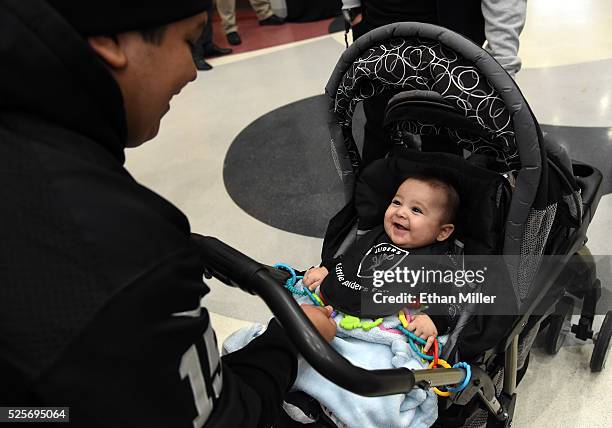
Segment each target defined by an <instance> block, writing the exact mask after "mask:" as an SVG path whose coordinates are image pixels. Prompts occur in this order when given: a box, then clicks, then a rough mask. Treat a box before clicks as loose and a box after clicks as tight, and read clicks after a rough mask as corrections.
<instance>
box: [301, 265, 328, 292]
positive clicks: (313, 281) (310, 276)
mask: <svg viewBox="0 0 612 428" xmlns="http://www.w3.org/2000/svg"><path fill="white" fill-rule="evenodd" d="M328 273H329V271H328V270H327V269H326V268H324V267H323V266H321V267H317V268H310V269H308V270H307V271H306V273H305V274H304V279H303V280H302V283H303V284H304V285H305V286H306V287H308V289H309V290H310V291H312V290H315V289H316V288H317V287H318V286H319V285H321V283H322V282H323V280H324V279H325V277H326V276H327V274H328Z"/></svg>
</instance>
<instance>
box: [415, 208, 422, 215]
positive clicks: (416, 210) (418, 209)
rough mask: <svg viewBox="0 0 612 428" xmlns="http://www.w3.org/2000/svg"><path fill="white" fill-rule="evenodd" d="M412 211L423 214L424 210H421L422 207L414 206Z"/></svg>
mask: <svg viewBox="0 0 612 428" xmlns="http://www.w3.org/2000/svg"><path fill="white" fill-rule="evenodd" d="M412 212H415V213H417V214H423V211H421V209H420V208H417V207H412Z"/></svg>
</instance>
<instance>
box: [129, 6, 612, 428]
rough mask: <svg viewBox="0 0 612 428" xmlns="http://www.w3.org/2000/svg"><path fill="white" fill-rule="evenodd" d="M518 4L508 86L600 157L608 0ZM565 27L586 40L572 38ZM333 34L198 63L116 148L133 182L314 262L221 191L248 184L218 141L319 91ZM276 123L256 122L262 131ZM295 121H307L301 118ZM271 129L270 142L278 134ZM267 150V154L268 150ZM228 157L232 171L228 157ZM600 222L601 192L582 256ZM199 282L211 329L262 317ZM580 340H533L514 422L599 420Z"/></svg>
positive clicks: (247, 243) (598, 235)
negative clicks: (146, 134) (147, 122)
mask: <svg viewBox="0 0 612 428" xmlns="http://www.w3.org/2000/svg"><path fill="white" fill-rule="evenodd" d="M528 5H529V12H528V22H527V26H526V29H525V32H524V34H523V39H522V48H521V56H522V57H523V59H524V66H525V68H524V70H523V71H521V72H520V73H519V75H518V78H517V81H518V83H519V86H521V88H522V89H523V92H524V94H525V96H526V98H527V99H528V100H529V102H530V104H531V106H532V107H533V110H534V112H535V114H536V116H537V117H538V119H539V121H540V122H541V123H542V124H544V125H553V126H554V127H555V128H548V129H547V130H548V131H549V132H556V131H557V130H559V129H561V128H564V127H565V131H567V132H565V133H564V134H563V135H566V136H568V135H569V136H570V137H568V138H571V140H572V141H573V142H574V143H573V144H572V145H571V151H572V155H574V154H575V156H576V157H578V158H584V159H588V160H591V161H593V162H600V164H601V165H603V167H605V165H606V164H609V160H610V157H609V153H610V146H611V145H612V143H611V140H610V139H611V137H612V106H611V105H610V100H611V99H612V90H611V89H612V88H611V87H610V85H611V82H612V77H611V76H612V42H611V41H612V33H611V32H610V31H611V30H610V29H611V28H612V4H611V2H609V0H589V1H586V2H572V1H569V0H559V1H558V2H554V4H553V3H552V2H550V1H548V0H532V1H530V2H529V3H528ZM577 35H580V39H582V40H585V41H586V42H580V43H578V44H577V42H576V39H577V38H578V37H577ZM338 39H339V38H338V37H334V36H330V37H325V38H322V39H317V40H315V41H312V42H310V43H306V44H300V45H297V46H291V47H287V48H285V49H281V50H276V51H274V52H272V53H267V54H264V55H255V56H253V57H250V58H246V59H240V60H237V61H235V62H229V61H226V62H225V63H224V62H223V61H219V62H215V61H213V65H215V69H214V70H212V71H210V72H206V73H202V74H201V75H200V77H199V79H198V80H196V81H195V82H194V83H192V84H191V85H190V86H188V87H187V88H186V89H185V90H183V92H182V93H181V95H180V96H178V97H175V101H173V105H172V110H171V112H170V113H169V114H168V115H167V117H166V118H165V119H164V121H163V123H162V130H161V132H160V135H159V136H158V137H157V138H156V139H155V141H153V142H151V143H149V144H148V145H147V146H145V147H143V148H141V149H139V150H133V151H130V152H129V153H128V161H127V167H128V169H130V171H132V172H133V174H134V176H135V177H136V179H137V180H139V181H141V182H142V183H144V184H145V185H147V186H148V187H150V188H152V189H154V190H155V191H157V192H158V193H160V194H161V195H162V196H164V197H166V198H168V199H169V200H170V201H172V202H173V203H174V204H176V205H177V206H178V207H180V208H181V209H182V210H183V211H184V212H185V213H186V214H187V215H188V217H189V218H190V221H191V225H192V228H193V230H194V231H197V232H200V233H204V234H208V235H214V236H218V237H220V238H221V239H223V240H225V241H227V242H228V243H230V244H231V245H233V246H236V247H237V248H239V249H241V250H242V251H244V252H246V253H248V254H250V255H251V256H252V257H254V258H256V259H258V260H260V261H262V262H265V263H275V262H279V261H283V262H286V263H289V264H292V265H294V266H296V267H301V268H306V267H308V266H310V265H313V264H316V263H318V261H319V253H320V247H321V240H320V239H319V238H315V237H312V236H316V235H314V234H312V235H310V236H305V235H309V234H308V233H305V234H304V235H303V234H300V233H295V232H296V231H295V230H294V232H288V231H287V228H284V230H281V229H283V228H281V229H279V228H277V227H273V226H271V225H270V223H269V222H268V224H267V223H266V222H265V221H262V220H260V219H259V218H256V217H255V216H254V215H255V214H250V213H248V212H247V211H245V210H244V209H242V205H240V204H237V203H236V202H235V201H234V200H233V199H232V198H233V196H232V195H230V193H231V192H230V193H228V190H226V185H227V187H228V189H229V188H230V187H231V185H235V186H238V187H240V186H245V185H247V184H249V183H248V181H244V180H243V181H240V180H235V181H234V183H233V184H231V185H230V180H232V179H235V177H230V179H228V177H227V176H226V177H225V178H224V162H226V160H227V161H232V157H231V156H230V155H231V154H232V153H231V150H230V146H231V144H232V142H233V141H234V139H235V138H236V137H237V136H238V135H239V134H240V133H241V132H242V131H243V130H244V129H245V128H247V126H248V125H249V124H250V123H252V122H254V121H256V120H257V119H258V118H260V117H262V116H264V115H265V114H266V113H269V112H271V111H273V110H275V109H278V108H280V107H282V106H285V105H287V104H290V103H294V102H297V101H300V100H303V99H306V98H309V97H312V96H315V95H319V94H321V93H322V92H323V88H324V87H325V84H326V82H327V79H328V77H329V74H330V72H331V70H332V69H333V66H334V65H335V63H336V61H337V59H338V57H339V55H340V54H341V53H342V51H343V46H342V44H341V43H340V42H339V40H338ZM576 45H577V47H576ZM241 58H244V57H241ZM304 119H306V121H305V122H306V123H308V121H309V120H311V119H312V118H310V117H307V118H303V117H301V118H296V121H298V120H299V121H302V122H304ZM287 120H289V121H290V120H291V119H290V117H288V118H287ZM276 125H277V124H275V123H270V124H268V125H267V126H268V127H270V128H272V129H271V132H273V131H274V129H275V128H276ZM570 127H571V128H572V129H570ZM303 129H304V132H308V131H309V128H308V127H305V128H303ZM292 137H295V136H293V135H289V136H287V138H288V140H291V138H292ZM274 138H277V141H279V140H278V135H276V137H274ZM294 139H295V138H294ZM258 140H259V139H252V140H251V139H250V138H247V139H245V140H244V141H242V142H241V144H242V145H243V149H242V150H247V151H248V152H249V153H252V154H253V156H259V153H260V152H259V151H258V149H259V148H260V147H257V145H258V144H260V145H262V146H263V147H261V148H262V149H270V144H273V143H272V141H269V142H264V143H260V142H258ZM259 141H260V140H259ZM280 142H281V143H282V142H283V141H280ZM266 143H269V144H268V145H267V146H266ZM249 144H251V145H253V146H255V147H249V146H248V145H249ZM287 144H288V143H287ZM270 153H272V155H271V156H274V150H273V148H272V150H271V151H270ZM284 155H285V154H283V156H284ZM234 159H235V158H234ZM270 159H273V158H270ZM317 159H318V158H317ZM317 159H307V160H303V159H302V160H301V161H300V159H297V160H296V165H295V168H296V169H297V170H300V167H301V166H302V165H303V164H306V165H307V164H308V163H309V162H315V163H316V162H317ZM321 159H323V158H321ZM265 160H266V159H265V158H259V159H257V161H263V162H262V163H261V164H260V166H259V168H260V170H261V171H262V174H261V177H266V174H267V173H269V171H267V170H266V169H268V168H269V165H270V164H271V163H269V162H268V163H267V162H266V161H265ZM232 167H233V168H234V170H235V171H237V173H238V172H240V171H239V168H238V169H237V168H236V166H235V165H234V166H232ZM604 169H605V168H604ZM226 171H229V170H226ZM226 175H227V174H226ZM231 175H232V176H233V175H234V173H232V174H231ZM255 178H257V176H252V177H251V179H252V180H254V179H255ZM272 178H275V179H278V177H272ZM266 180H269V181H265V180H262V182H260V183H258V185H260V186H261V187H262V188H266V186H267V187H268V188H270V192H273V191H274V185H276V186H278V183H276V184H275V182H273V181H272V179H266ZM316 184H317V185H318V187H315V186H313V185H308V183H306V184H301V185H303V189H302V190H301V191H305V192H308V191H309V190H311V191H312V192H313V193H316V192H317V190H318V191H320V192H321V195H320V197H321V198H329V197H330V193H329V192H330V189H332V190H333V188H334V187H333V186H334V185H333V184H331V183H330V186H331V188H327V189H323V190H322V191H321V188H322V187H321V183H320V182H318V181H316ZM325 192H328V193H325ZM265 196H266V195H263V194H261V195H260V194H255V195H253V196H252V199H253V201H252V203H253V205H254V206H256V201H257V198H264V197H265ZM281 196H283V195H281ZM285 199H286V198H284V197H281V198H279V199H277V201H278V202H277V203H278V207H277V210H278V212H279V213H283V215H286V208H285V207H284V206H283V205H282V203H283V202H284V201H285ZM332 200H333V197H332ZM318 201H320V200H319V199H317V198H316V197H314V198H313V199H312V204H313V205H315V206H314V211H315V213H316V211H317V209H316V208H317V207H316V204H317V203H318ZM327 214H328V213H327V212H325V215H327ZM257 215H258V216H259V215H260V214H257ZM298 215H299V214H298ZM304 215H305V216H308V217H309V216H311V215H313V213H312V212H310V211H309V212H308V213H306V214H304ZM306 220H307V221H310V220H308V219H306ZM610 230H612V195H606V196H605V197H604V198H603V199H602V201H601V203H600V206H599V209H598V211H597V214H596V217H595V219H594V221H593V223H592V224H591V226H590V229H589V233H588V235H589V247H590V248H591V251H592V252H593V253H594V254H601V255H609V254H611V250H612V244H611V243H610V240H609V236H610ZM608 274H609V272H608ZM211 288H212V292H211V293H210V295H208V296H207V297H206V298H205V300H204V303H205V305H206V306H207V307H208V308H209V310H211V311H212V312H214V313H215V315H214V318H213V321H214V326H215V328H216V329H217V333H218V334H219V336H220V338H221V339H223V337H225V336H226V335H227V334H228V333H229V332H231V331H232V329H236V328H238V327H240V326H242V325H244V321H245V320H246V321H265V320H266V319H267V317H268V316H269V311H268V310H267V308H266V307H265V306H264V305H263V304H262V303H261V302H260V301H259V300H258V299H257V298H256V297H253V296H248V295H246V294H244V293H241V292H239V291H237V290H232V289H229V288H227V287H225V286H223V285H220V284H219V283H217V282H215V281H212V282H211ZM598 322H601V317H600V318H599V319H598ZM591 350H592V344H588V343H587V344H582V343H579V342H569V343H568V344H567V346H564V347H563V348H562V349H561V351H560V352H559V354H558V355H557V356H555V357H554V358H552V357H549V356H547V355H544V353H543V352H542V351H541V350H540V349H539V348H538V349H536V350H535V351H534V353H533V357H532V361H531V364H530V367H529V371H528V373H527V376H526V378H525V380H524V382H523V383H522V384H521V385H520V386H519V388H518V394H519V397H518V403H517V409H516V412H515V415H516V419H515V424H514V426H516V427H533V426H547V427H548V426H552V427H557V426H559V427H561V426H563V427H587V426H589V427H606V426H611V423H610V421H611V420H612V406H610V405H609V404H608V403H607V402H608V397H609V396H610V395H611V394H612V375H611V372H610V367H607V368H606V369H605V370H604V371H603V372H602V373H600V374H597V375H594V374H591V373H590V372H589V370H588V363H589V358H590V352H591Z"/></svg>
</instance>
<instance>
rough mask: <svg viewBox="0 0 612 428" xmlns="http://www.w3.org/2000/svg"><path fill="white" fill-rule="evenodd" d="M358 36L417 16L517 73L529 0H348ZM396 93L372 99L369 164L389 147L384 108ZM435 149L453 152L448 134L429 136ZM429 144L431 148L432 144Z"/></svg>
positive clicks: (365, 151)
mask: <svg viewBox="0 0 612 428" xmlns="http://www.w3.org/2000/svg"><path fill="white" fill-rule="evenodd" d="M342 3H343V6H342V9H343V13H344V16H345V19H347V20H349V21H350V26H351V28H352V32H353V40H357V39H358V38H359V37H361V36H362V35H364V34H365V33H367V32H369V31H371V30H373V29H374V28H378V27H381V26H383V25H387V24H391V23H394V22H403V21H416V22H425V23H428V24H435V25H440V26H442V27H446V28H449V29H451V30H453V31H455V32H457V33H459V34H462V35H464V36H465V37H467V38H469V39H471V40H472V41H473V42H475V43H476V44H478V45H479V46H482V45H483V44H484V43H485V41H486V49H487V50H488V51H489V52H490V53H491V55H493V57H494V58H495V59H496V60H497V61H498V62H499V63H500V64H501V65H502V67H504V69H505V70H506V71H507V72H508V73H509V74H510V75H511V76H512V77H514V75H515V74H516V73H517V72H518V71H519V70H520V69H521V60H520V58H519V57H518V48H519V35H520V34H521V31H522V30H523V27H524V26H525V18H526V9H527V0H465V1H455V0H414V1H405V0H342ZM391 96H392V94H383V95H381V96H375V97H371V98H368V99H366V100H365V101H364V103H363V109H364V113H365V116H366V124H365V129H364V145H363V153H362V159H363V164H364V166H365V165H367V164H369V163H370V162H372V161H374V160H376V159H379V158H381V157H384V156H385V154H386V153H387V151H388V149H389V148H388V147H387V146H386V144H385V142H386V139H385V137H384V132H383V120H384V117H383V116H384V111H385V107H386V106H387V102H388V101H389V99H390V98H391ZM426 139H427V144H425V141H424V145H423V147H424V148H425V149H427V150H429V151H452V150H457V148H456V147H450V146H449V143H448V142H447V141H445V140H444V138H441V137H438V136H428V137H427V138H426ZM426 146H427V147H426Z"/></svg>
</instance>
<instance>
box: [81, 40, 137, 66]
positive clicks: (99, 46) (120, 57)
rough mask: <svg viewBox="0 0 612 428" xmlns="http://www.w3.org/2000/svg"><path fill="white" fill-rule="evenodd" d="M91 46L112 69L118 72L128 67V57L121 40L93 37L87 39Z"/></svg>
mask: <svg viewBox="0 0 612 428" xmlns="http://www.w3.org/2000/svg"><path fill="white" fill-rule="evenodd" d="M87 41H88V42H89V46H91V48H92V49H93V50H94V51H95V52H96V53H97V54H98V56H100V57H101V58H102V59H103V60H104V62H105V63H106V64H107V65H108V66H109V67H111V68H112V69H115V70H118V69H122V68H125V66H126V65H127V62H128V61H127V56H126V55H125V52H124V51H123V49H122V47H121V45H120V44H119V39H118V38H116V37H111V36H91V37H88V38H87Z"/></svg>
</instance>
